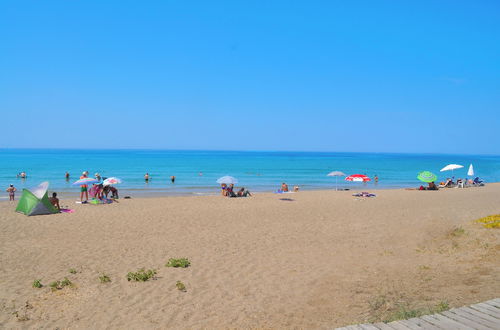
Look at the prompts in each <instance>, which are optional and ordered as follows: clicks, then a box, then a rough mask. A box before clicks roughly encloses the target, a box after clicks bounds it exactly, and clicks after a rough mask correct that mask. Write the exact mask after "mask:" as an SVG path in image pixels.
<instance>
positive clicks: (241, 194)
mask: <svg viewBox="0 0 500 330" xmlns="http://www.w3.org/2000/svg"><path fill="white" fill-rule="evenodd" d="M237 195H238V197H249V196H252V194H250V192H249V191H248V190H245V187H241V189H240V190H238V194H237Z"/></svg>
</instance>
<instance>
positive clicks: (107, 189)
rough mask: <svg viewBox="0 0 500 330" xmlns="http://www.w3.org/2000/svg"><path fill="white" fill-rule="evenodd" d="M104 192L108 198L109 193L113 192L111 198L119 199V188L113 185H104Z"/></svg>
mask: <svg viewBox="0 0 500 330" xmlns="http://www.w3.org/2000/svg"><path fill="white" fill-rule="evenodd" d="M102 193H103V194H104V196H106V198H108V195H109V193H111V199H118V189H116V188H115V187H113V186H104V188H103V189H102Z"/></svg>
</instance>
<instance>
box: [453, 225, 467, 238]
mask: <svg viewBox="0 0 500 330" xmlns="http://www.w3.org/2000/svg"><path fill="white" fill-rule="evenodd" d="M463 234H465V229H463V228H462V227H456V228H453V230H452V231H451V232H450V236H452V237H460V236H462V235H463Z"/></svg>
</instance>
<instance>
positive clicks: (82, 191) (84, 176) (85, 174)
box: [80, 172, 89, 203]
mask: <svg viewBox="0 0 500 330" xmlns="http://www.w3.org/2000/svg"><path fill="white" fill-rule="evenodd" d="M86 178H87V172H83V173H82V176H81V177H80V179H86ZM87 189H88V186H87V185H86V184H82V185H81V186H80V202H82V203H83V202H85V203H86V202H87V200H88V199H89V192H88V190H87ZM83 194H85V201H84V200H83Z"/></svg>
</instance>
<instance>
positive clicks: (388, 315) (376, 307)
mask: <svg viewBox="0 0 500 330" xmlns="http://www.w3.org/2000/svg"><path fill="white" fill-rule="evenodd" d="M369 306H370V318H369V320H370V322H385V323H388V322H393V321H398V320H407V319H411V318H413V317H420V316H422V315H429V314H436V313H441V312H444V311H447V310H448V309H450V306H449V304H448V302H447V301H445V300H442V301H440V302H439V303H437V304H436V305H432V306H426V307H415V304H412V303H410V302H409V301H408V299H405V298H404V297H403V296H402V295H396V296H394V297H388V296H385V295H381V296H377V297H375V298H374V299H373V300H371V301H369Z"/></svg>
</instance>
